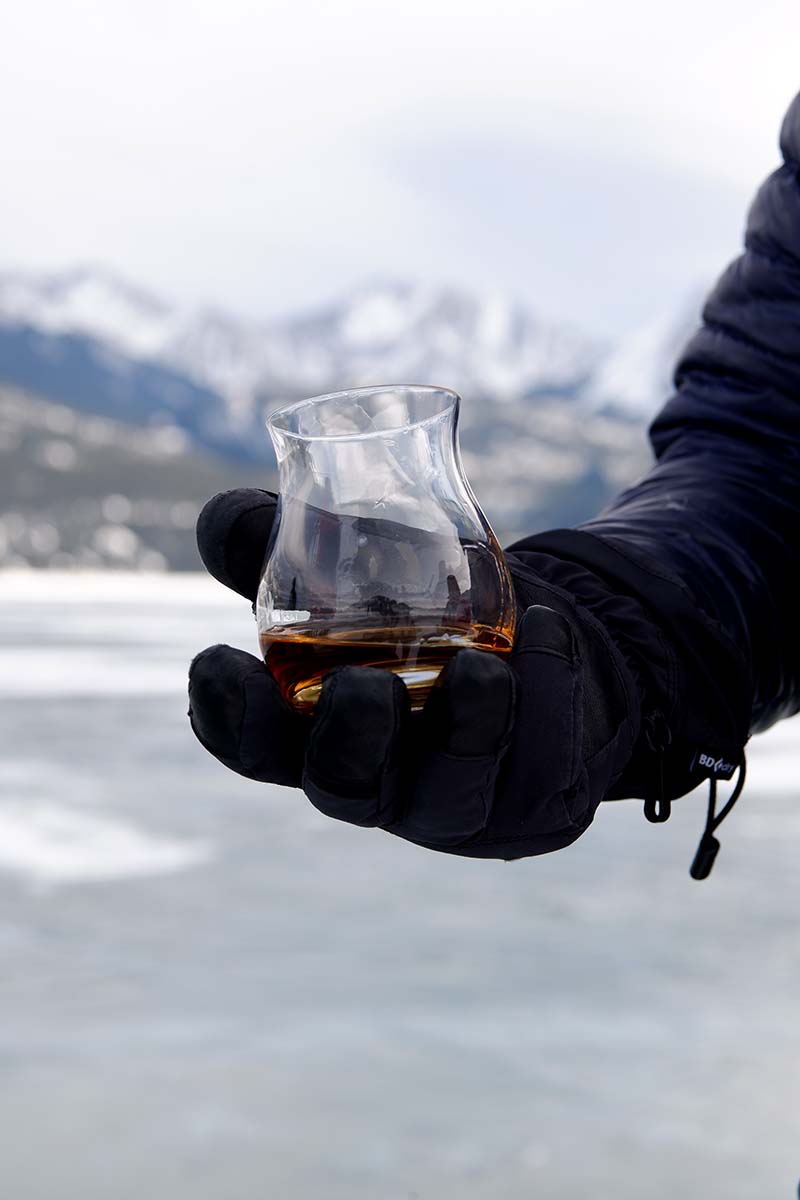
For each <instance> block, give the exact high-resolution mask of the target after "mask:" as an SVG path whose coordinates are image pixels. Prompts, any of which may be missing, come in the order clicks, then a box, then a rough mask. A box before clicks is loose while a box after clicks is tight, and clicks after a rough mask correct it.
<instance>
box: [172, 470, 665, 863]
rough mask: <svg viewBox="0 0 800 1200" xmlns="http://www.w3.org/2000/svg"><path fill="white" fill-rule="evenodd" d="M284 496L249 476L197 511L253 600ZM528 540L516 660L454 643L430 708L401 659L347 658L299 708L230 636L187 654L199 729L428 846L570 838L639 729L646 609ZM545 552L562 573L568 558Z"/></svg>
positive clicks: (260, 773) (204, 546) (516, 854)
mask: <svg viewBox="0 0 800 1200" xmlns="http://www.w3.org/2000/svg"><path fill="white" fill-rule="evenodd" d="M275 506H276V497H274V496H273V495H271V494H270V493H268V492H262V491H256V490H247V489H241V490H237V491H233V492H227V493H223V494H221V495H219V496H216V497H214V498H213V499H212V500H211V501H209V502H208V504H207V505H206V506H205V508H204V509H203V511H202V513H201V515H200V519H199V521H198V546H199V549H200V554H201V556H202V558H203V562H204V563H205V565H206V567H207V569H208V570H209V571H210V573H211V574H212V575H213V576H214V577H215V578H216V579H218V580H220V582H222V583H223V584H225V585H226V586H228V587H230V588H233V589H234V590H235V591H237V592H239V593H240V594H241V595H243V596H245V597H246V598H247V599H248V600H250V601H254V599H255V596H256V592H257V588H258V583H259V575H260V571H261V567H262V564H263V558H264V553H265V550H266V545H267V540H268V538H269V532H270V528H271V525H272V521H273V519H274V514H275ZM526 557H527V558H528V559H530V558H531V556H530V555H528V556H525V555H523V556H521V557H520V559H519V560H517V559H515V557H514V555H513V554H511V555H509V556H508V558H509V565H510V568H511V572H512V576H513V578H514V583H515V588H516V592H517V599H518V604H519V608H520V613H519V621H518V625H517V634H516V639H515V645H514V650H513V652H512V655H511V657H510V663H506V662H505V661H503V660H502V659H501V658H499V657H498V656H496V655H493V654H491V653H489V652H486V651H478V650H461V651H460V652H459V653H458V654H456V655H455V656H454V657H453V659H452V660H451V661H450V662H449V663H448V665H447V666H446V667H445V669H444V671H443V672H442V674H441V676H440V678H439V681H438V684H437V686H436V687H435V688H434V689H433V691H432V693H431V695H430V697H429V700H428V702H427V704H426V706H425V709H424V710H423V711H422V712H421V713H413V714H412V713H411V712H410V705H409V698H408V693H407V691H406V688H405V685H404V684H403V682H402V680H400V679H399V678H398V677H397V676H394V675H392V674H391V673H390V672H387V671H380V670H376V669H374V668H367V667H342V668H339V669H337V670H335V671H333V672H331V673H330V674H329V675H328V676H327V677H326V678H325V680H324V683H323V686H322V691H321V694H320V699H319V701H318V704H317V707H316V710H315V712H314V714H313V716H306V715H300V714H298V713H296V712H295V711H294V710H293V709H292V708H291V707H290V706H289V705H288V704H287V703H286V702H285V701H284V699H283V697H282V696H281V694H280V692H279V690H278V686H277V683H276V682H275V680H274V679H273V677H272V676H271V674H270V673H269V671H268V670H267V668H266V666H265V665H264V662H263V661H262V659H261V658H257V657H256V656H254V655H252V654H248V653H246V652H245V651H243V650H236V649H232V648H231V647H229V646H224V645H219V646H212V647H210V648H209V649H207V650H204V651H203V652H202V653H201V654H199V655H198V656H197V657H196V658H195V659H194V661H193V663H192V665H191V668H190V673H189V697H190V709H189V717H190V720H191V723H192V728H193V729H194V732H195V734H196V735H197V737H198V738H199V740H200V741H201V743H202V744H203V745H204V746H205V747H206V749H207V750H209V751H210V752H211V753H212V754H213V755H214V756H215V757H216V758H218V759H219V760H220V762H222V763H224V764H225V765H226V766H228V767H230V768H231V769H232V770H234V771H237V772H238V773H239V774H240V775H245V776H247V777H248V778H250V779H256V780H262V781H264V782H270V783H279V784H288V785H290V786H294V787H302V788H303V790H304V791H305V793H306V795H307V796H308V798H309V799H310V800H311V802H312V804H314V805H315V807H316V808H318V809H319V810H320V811H321V812H323V813H325V814H327V815H328V816H331V817H336V818H338V819H340V820H344V821H350V822H352V823H353V824H356V825H377V826H381V827H382V828H384V829H387V830H389V831H390V832H392V833H396V834H399V835H400V836H401V837H404V838H407V839H408V840H410V841H413V842H416V843H418V844H420V845H423V846H428V847H430V848H432V849H437V850H445V851H448V852H450V853H454V854H463V855H470V856H473V857H486V858H504V859H511V858H520V857H524V856H526V855H531V854H541V853H544V852H546V851H549V850H556V849H559V848H560V847H562V846H566V845H568V844H569V843H570V842H572V841H574V840H575V839H576V838H577V837H579V836H580V834H581V833H583V832H584V830H585V829H586V828H587V827H588V826H589V824H590V823H591V821H592V818H593V816H594V813H595V810H596V809H597V806H598V804H599V803H600V801H601V800H603V799H604V798H605V797H606V796H607V794H608V793H609V791H610V789H611V788H612V787H613V785H614V784H615V783H616V782H617V781H618V780H619V778H620V776H621V774H622V772H623V769H624V768H625V767H626V765H627V764H628V763H629V761H630V759H631V755H632V752H633V749H634V746H635V744H636V743H637V738H638V735H639V729H640V716H641V707H642V695H641V687H642V680H641V678H640V677H639V671H638V670H637V666H636V664H635V659H636V648H635V645H636V641H637V632H636V629H637V622H641V621H642V620H643V619H644V618H643V614H642V613H641V611H640V610H639V609H638V606H637V611H636V613H635V614H634V616H633V617H632V618H631V615H630V613H628V615H627V617H626V614H625V611H624V610H625V607H626V604H633V603H634V602H633V601H630V602H628V601H625V600H624V599H623V600H622V601H620V603H615V604H614V605H613V609H614V611H613V614H612V613H610V612H609V611H607V610H608V608H609V604H608V601H609V600H614V599H615V598H614V597H613V596H612V595H611V593H610V592H609V591H608V589H606V590H605V591H604V590H603V588H602V585H601V584H600V581H599V580H598V579H597V577H596V576H593V575H592V576H591V587H590V588H589V592H592V594H591V595H588V593H587V597H586V603H585V604H584V603H578V602H577V601H576V599H575V596H574V594H571V592H570V591H569V590H567V589H565V588H564V587H562V586H559V583H558V582H553V581H552V580H550V579H548V578H547V577H546V574H547V571H546V570H545V571H543V564H544V565H545V566H546V563H547V561H548V556H546V555H539V556H538V560H537V569H533V568H532V567H531V566H530V563H529V562H528V563H526V562H525V561H524V560H525V558H526ZM534 558H537V556H534ZM550 561H553V562H555V573H556V574H558V571H559V570H560V569H561V568H563V567H564V566H565V564H563V563H562V564H559V563H558V562H557V561H556V560H550ZM576 571H578V572H579V573H580V569H578V568H575V567H574V566H570V567H569V568H568V571H567V573H568V577H569V579H570V580H574V579H575V577H576V574H575V573H576ZM589 575H590V573H589V572H585V571H584V572H583V576H584V577H585V580H586V579H587V578H588V577H589ZM585 580H584V581H585ZM598 587H599V588H600V594H599V595H598V594H597V588H598ZM620 605H621V607H620ZM592 608H594V609H596V610H599V611H601V612H605V616H606V617H607V618H609V619H610V620H611V624H612V625H614V626H615V632H614V636H612V634H611V633H610V632H609V629H608V628H607V627H606V626H607V621H605V622H604V621H601V620H599V619H598V618H597V616H595V615H594V614H593V612H592V611H591V610H592Z"/></svg>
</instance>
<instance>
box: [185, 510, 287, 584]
mask: <svg viewBox="0 0 800 1200" xmlns="http://www.w3.org/2000/svg"><path fill="white" fill-rule="evenodd" d="M277 506H278V497H277V496H275V495H273V493H272V492H262V491H261V490H260V489H258V488H235V489H234V490H233V491H232V492H219V493H218V495H216V496H213V497H212V498H211V499H210V500H209V501H207V503H206V504H205V505H204V506H203V509H202V511H201V513H200V516H199V517H198V518H197V549H198V550H199V552H200V557H201V558H202V560H203V565H204V567H205V568H206V570H207V571H208V573H209V574H210V575H213V576H214V578H215V579H218V580H219V582H220V583H224V584H225V587H229V588H232V589H233V591H234V592H238V593H239V595H240V596H244V597H245V598H246V599H247V600H251V601H253V600H255V598H256V593H257V592H258V585H259V582H260V579H261V570H262V567H263V565H264V556H265V554H266V551H267V543H268V542H269V535H270V532H271V530H272V524H273V521H274V520H275V512H276V509H277Z"/></svg>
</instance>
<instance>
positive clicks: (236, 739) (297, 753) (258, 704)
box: [189, 646, 309, 787]
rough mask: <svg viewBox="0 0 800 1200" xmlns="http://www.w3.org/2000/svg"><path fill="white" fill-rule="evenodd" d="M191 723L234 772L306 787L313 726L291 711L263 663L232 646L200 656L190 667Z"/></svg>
mask: <svg viewBox="0 0 800 1200" xmlns="http://www.w3.org/2000/svg"><path fill="white" fill-rule="evenodd" d="M189 720H190V721H191V725H192V729H193V730H194V732H195V735H196V736H197V738H198V740H199V741H200V742H201V743H202V745H203V746H205V748H206V750H208V751H209V752H210V753H211V754H213V755H214V757H215V758H218V759H219V761H220V762H221V763H224V764H225V766H226V767H230V769H231V770H232V771H236V772H238V774H239V775H246V776H247V778H248V779H259V780H261V781H262V782H265V783H282V784H286V785H288V786H289V787H299V786H300V780H301V778H302V769H303V754H304V751H305V741H306V736H307V732H308V725H309V722H308V720H307V718H304V717H301V716H300V715H299V713H296V712H294V711H293V710H292V709H291V708H290V707H289V705H288V704H287V703H286V701H285V700H284V699H283V697H282V696H281V694H280V691H279V690H278V685H277V683H276V682H275V680H274V679H273V677H272V675H271V674H270V673H269V671H268V670H267V668H266V667H265V666H264V663H263V662H262V661H261V659H259V658H256V657H255V656H254V655H252V654H246V653H245V651H244V650H235V649H233V647H231V646H210V647H209V648H208V649H207V650H203V651H202V653H200V654H198V655H197V657H196V658H195V659H194V661H193V662H192V664H191V666H190V668H189Z"/></svg>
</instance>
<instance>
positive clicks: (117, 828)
mask: <svg viewBox="0 0 800 1200" xmlns="http://www.w3.org/2000/svg"><path fill="white" fill-rule="evenodd" d="M212 857H213V848H212V846H211V844H210V843H209V842H206V841H200V840H185V841H184V840H179V839H177V838H172V837H164V836H163V835H158V836H156V835H154V834H150V833H146V832H145V831H144V830H141V829H137V828H135V827H134V826H133V825H131V824H129V823H127V822H125V821H119V820H112V819H111V818H109V817H105V816H104V817H98V816H95V815H94V814H92V813H86V812H76V811H74V810H72V809H69V808H65V807H62V806H59V805H55V804H41V805H36V806H33V807H31V806H30V805H27V804H26V805H24V806H23V805H21V804H20V805H15V804H9V803H8V802H4V804H3V808H2V809H0V871H7V872H9V873H12V874H14V875H20V876H22V877H23V879H25V880H26V881H28V882H30V883H33V884H37V885H40V886H41V885H50V886H54V885H64V884H79V883H107V882H110V881H112V880H117V879H130V878H135V877H142V876H146V875H161V874H170V873H172V872H175V871H185V870H188V869H190V868H192V867H197V866H200V865H202V864H203V863H206V862H208V861H209V860H210V859H211V858H212Z"/></svg>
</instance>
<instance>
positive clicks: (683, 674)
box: [509, 529, 752, 819]
mask: <svg viewBox="0 0 800 1200" xmlns="http://www.w3.org/2000/svg"><path fill="white" fill-rule="evenodd" d="M509 557H510V561H511V562H512V563H513V562H514V561H522V562H523V563H526V564H528V565H530V566H532V567H533V568H534V569H535V570H536V571H537V572H538V573H541V574H542V575H543V576H544V577H546V578H550V579H552V580H553V582H555V583H557V584H558V586H560V587H563V588H566V589H568V590H569V591H570V592H571V593H572V594H573V595H574V596H575V597H576V599H577V601H578V602H579V603H580V604H582V605H585V606H586V607H588V608H589V609H590V610H591V611H593V612H594V613H595V615H596V616H597V617H598V619H599V620H601V621H602V622H603V623H604V624H605V625H606V628H607V629H608V630H609V633H610V635H611V636H612V638H614V640H615V641H616V642H617V644H618V645H619V647H620V649H621V651H622V653H623V654H624V655H625V657H626V660H627V661H628V662H629V665H630V667H631V670H632V673H633V674H634V676H635V678H636V681H637V685H638V687H639V689H640V695H641V701H642V712H643V721H642V730H641V734H640V736H639V739H638V742H637V745H636V747H635V749H634V752H633V754H632V756H631V759H630V762H629V764H628V765H627V767H626V768H625V770H624V772H623V773H622V776H621V777H620V779H619V780H618V781H617V783H616V784H615V785H614V786H613V787H612V788H611V789H610V791H609V794H608V795H607V797H606V798H607V799H622V798H624V797H634V796H638V797H641V798H643V799H645V800H648V799H649V798H652V797H653V795H654V792H655V790H657V791H658V793H659V795H660V796H661V797H666V798H667V799H674V798H676V797H678V796H682V795H684V794H685V793H686V792H689V791H692V790H693V789H694V788H695V787H697V785H698V784H699V783H701V782H702V780H703V779H705V778H709V777H713V778H730V777H731V775H732V774H733V772H734V770H735V768H736V766H737V765H738V764H739V763H740V762H741V760H742V757H743V753H744V746H745V744H746V742H747V739H748V736H749V723H750V714H751V709H752V680H751V678H750V671H749V668H748V665H747V662H746V660H745V658H744V655H743V654H742V653H741V652H740V651H739V649H738V647H737V646H736V645H735V644H734V643H733V641H732V640H731V639H730V637H729V636H728V634H727V633H726V632H725V630H724V629H723V628H722V626H721V625H719V623H718V622H716V621H714V620H713V619H712V618H711V617H709V616H708V615H707V614H706V613H705V612H703V610H702V609H701V608H700V607H699V605H698V604H697V602H696V601H695V599H694V597H693V596H692V595H691V592H690V591H689V589H688V588H687V587H686V585H685V583H684V582H683V581H682V580H680V579H679V578H678V577H677V576H674V575H672V574H670V573H668V572H667V571H665V570H664V568H663V566H662V565H661V564H660V563H659V562H657V561H656V560H654V559H652V558H651V557H650V556H649V555H647V554H646V553H644V552H642V551H640V550H639V549H638V547H637V548H636V549H635V550H631V547H630V545H629V544H628V543H625V542H622V543H620V541H619V539H612V538H605V537H604V538H600V537H597V536H596V535H594V534H590V533H587V532H585V531H583V530H579V529H556V530H549V531H546V532H544V533H540V534H536V535H535V536H533V537H530V538H526V539H525V540H524V541H521V542H517V543H515V544H514V545H513V546H512V547H510V549H509ZM654 756H657V757H658V758H659V759H660V762H659V763H658V769H657V770H654ZM656 777H657V780H658V782H657V784H656V782H655V779H656ZM656 819H658V818H656Z"/></svg>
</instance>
